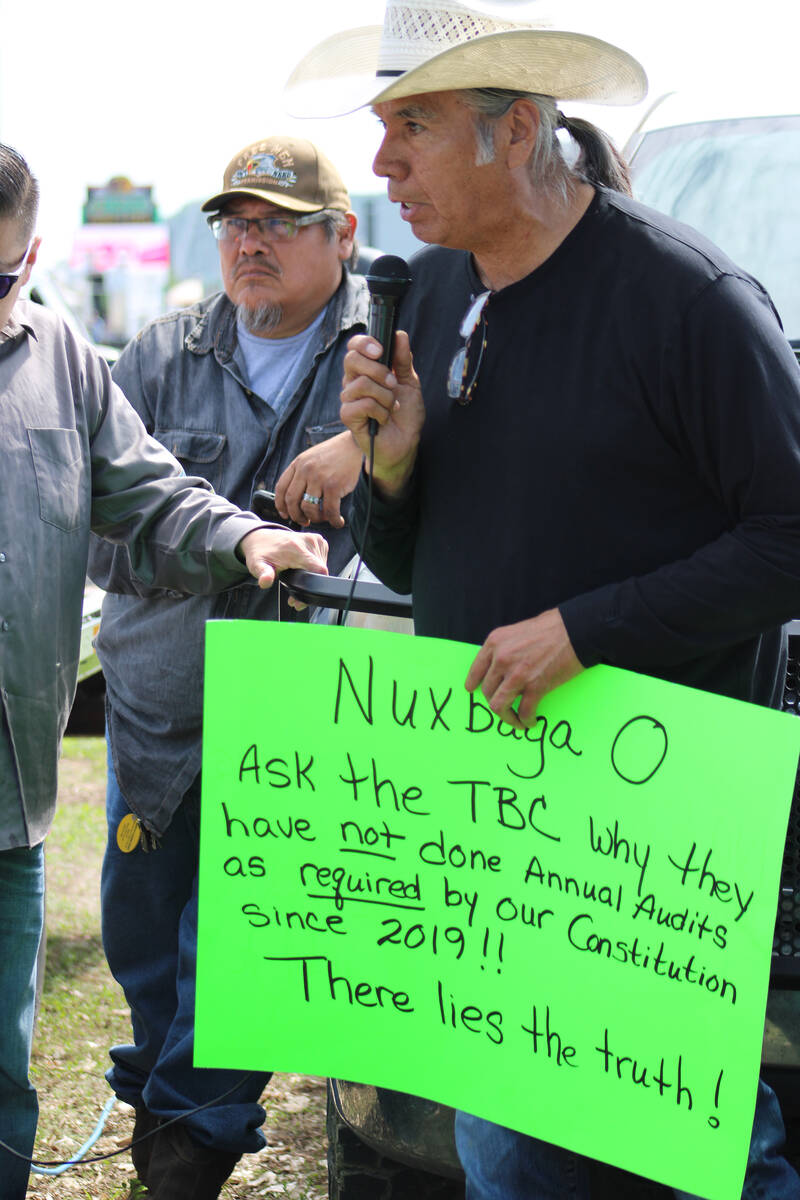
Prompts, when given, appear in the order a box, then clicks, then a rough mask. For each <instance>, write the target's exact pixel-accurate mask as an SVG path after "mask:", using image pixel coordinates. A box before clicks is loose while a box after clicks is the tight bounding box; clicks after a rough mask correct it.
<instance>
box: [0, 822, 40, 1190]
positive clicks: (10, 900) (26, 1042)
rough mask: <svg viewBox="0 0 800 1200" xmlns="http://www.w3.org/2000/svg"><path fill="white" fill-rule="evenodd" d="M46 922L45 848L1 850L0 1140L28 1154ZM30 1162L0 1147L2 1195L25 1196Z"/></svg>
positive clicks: (34, 1104) (34, 1115) (36, 1109)
mask: <svg viewBox="0 0 800 1200" xmlns="http://www.w3.org/2000/svg"><path fill="white" fill-rule="evenodd" d="M43 922H44V847H43V846H41V845H39V846H34V847H33V849H30V850H29V849H27V848H22V849H18V850H3V851H0V1139H2V1141H4V1142H5V1143H6V1144H7V1145H8V1146H11V1147H12V1149H14V1150H16V1151H17V1152H18V1153H19V1154H23V1155H26V1156H28V1158H29V1157H30V1155H32V1154H33V1143H34V1138H35V1136H36V1122H37V1120H38V1117H39V1105H38V1101H37V1098H36V1089H35V1088H34V1087H33V1085H32V1084H31V1083H30V1080H29V1079H28V1068H29V1065H30V1053H31V1041H32V1038H33V1018H34V1008H35V1004H36V956H37V954H38V952H39V941H40V939H41V936H42V925H43ZM29 1174H30V1163H29V1162H28V1161H25V1160H23V1159H19V1158H16V1157H15V1156H13V1155H11V1154H8V1153H7V1152H6V1151H5V1150H3V1149H2V1148H0V1181H2V1186H1V1187H0V1195H2V1197H3V1200H22V1198H23V1197H24V1196H25V1192H26V1190H27V1186H28V1176H29Z"/></svg>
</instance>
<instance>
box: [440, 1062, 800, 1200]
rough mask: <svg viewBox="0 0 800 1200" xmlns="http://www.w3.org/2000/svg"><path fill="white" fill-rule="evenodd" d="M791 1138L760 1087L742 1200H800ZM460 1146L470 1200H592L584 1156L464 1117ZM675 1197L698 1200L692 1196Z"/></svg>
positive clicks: (460, 1125) (458, 1133)
mask: <svg viewBox="0 0 800 1200" xmlns="http://www.w3.org/2000/svg"><path fill="white" fill-rule="evenodd" d="M785 1137H786V1134H785V1130H784V1127H783V1118H782V1117H781V1113H780V1108H779V1107H778V1101H777V1100H776V1099H775V1094H774V1092H773V1091H772V1090H771V1089H770V1088H768V1087H767V1085H766V1084H765V1083H763V1082H761V1081H759V1085H758V1096H757V1099H756V1111H755V1117H754V1119H753V1133H752V1137H751V1140H750V1153H749V1155H748V1160H747V1172H746V1174H745V1180H744V1187H743V1188H742V1200H800V1178H798V1176H797V1174H796V1173H795V1171H794V1170H793V1169H792V1168H791V1167H790V1166H789V1164H788V1162H787V1161H786V1159H784V1158H782V1157H781V1150H782V1149H783V1145H784V1141H785ZM456 1145H457V1147H458V1154H459V1157H460V1159H461V1164H462V1166H463V1167H464V1173H465V1175H466V1177H467V1188H466V1200H591V1196H592V1188H591V1182H592V1181H591V1167H590V1161H589V1159H586V1158H582V1157H581V1155H579V1154H573V1153H571V1152H570V1151H568V1150H562V1149H561V1148H560V1147H559V1146H552V1145H550V1144H549V1143H548V1142H540V1141H538V1140H537V1139H536V1138H532V1137H528V1136H526V1135H525V1134H524V1133H516V1132H515V1131H514V1130H513V1129H506V1128H505V1127H504V1126H502V1125H493V1124H492V1122H491V1121H484V1120H482V1119H481V1118H480V1117H473V1116H470V1115H469V1114H468V1113H462V1112H459V1113H457V1114H456ZM665 1194H669V1189H665ZM671 1194H672V1195H673V1196H674V1197H676V1200H696V1198H694V1197H692V1196H691V1195H690V1193H689V1192H679V1191H677V1190H674V1189H673V1190H672V1192H671Z"/></svg>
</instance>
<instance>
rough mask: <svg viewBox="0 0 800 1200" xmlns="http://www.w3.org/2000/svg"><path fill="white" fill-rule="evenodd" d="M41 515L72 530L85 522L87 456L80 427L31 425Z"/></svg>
mask: <svg viewBox="0 0 800 1200" xmlns="http://www.w3.org/2000/svg"><path fill="white" fill-rule="evenodd" d="M28 443H29V445H30V448H31V455H32V457H33V469H34V471H35V473H36V488H37V490H38V493H39V516H40V517H41V518H42V520H43V521H46V522H47V524H48V525H55V527H56V529H62V530H64V532H66V533H72V532H73V531H74V530H75V529H77V528H78V526H79V525H80V523H81V483H82V479H83V470H82V465H83V458H82V454H81V441H80V438H79V436H78V431H77V430H76V429H31V428H29V429H28Z"/></svg>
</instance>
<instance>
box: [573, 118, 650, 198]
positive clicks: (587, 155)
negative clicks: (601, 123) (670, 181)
mask: <svg viewBox="0 0 800 1200" xmlns="http://www.w3.org/2000/svg"><path fill="white" fill-rule="evenodd" d="M559 115H560V117H561V127H562V128H563V129H566V131H567V133H568V134H569V135H570V137H571V138H573V139H574V141H575V142H576V144H577V146H578V148H579V149H580V156H579V158H578V161H577V163H576V164H575V168H574V169H575V170H576V171H577V172H578V173H579V174H580V175H582V176H583V178H584V179H585V180H586V182H587V183H591V184H596V185H597V186H598V187H607V188H611V190H612V191H615V192H623V193H624V194H625V195H626V196H632V195H633V187H632V185H631V176H630V171H629V170H628V164H627V163H626V162H625V159H624V158H623V157H622V155H621V154H620V152H619V150H617V148H616V146H615V145H614V143H613V142H612V141H611V138H610V137H608V135H607V134H605V133H603V131H602V129H598V128H597V126H596V125H592V123H591V121H584V120H581V119H580V118H579V117H565V116H564V114H563V113H561V114H559Z"/></svg>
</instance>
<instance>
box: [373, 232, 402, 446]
mask: <svg viewBox="0 0 800 1200" xmlns="http://www.w3.org/2000/svg"><path fill="white" fill-rule="evenodd" d="M366 280H367V287H368V288H369V315H368V317H367V333H368V334H369V335H370V337H374V338H375V340H376V342H380V344H381V346H383V353H382V354H381V356H380V358H379V359H378V362H381V363H383V364H384V366H387V367H391V365H392V352H393V349H394V331H395V325H396V322H397V306H398V305H399V303H400V301H401V300H402V298H403V295H404V294H405V291H406V289H407V288H408V285H409V284H410V283H411V274H410V272H409V269H408V263H407V262H404V261H403V259H402V258H398V257H397V255H396V254H383V255H381V257H380V258H376V259H375V262H374V263H373V264H372V266H371V267H370V269H369V271H368V272H367V275H366ZM367 424H368V427H369V434H370V437H375V435H376V433H377V432H378V422H377V421H376V420H375V418H374V417H370V418H369V421H368V422H367Z"/></svg>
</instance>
